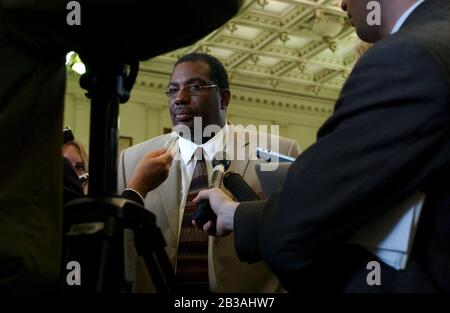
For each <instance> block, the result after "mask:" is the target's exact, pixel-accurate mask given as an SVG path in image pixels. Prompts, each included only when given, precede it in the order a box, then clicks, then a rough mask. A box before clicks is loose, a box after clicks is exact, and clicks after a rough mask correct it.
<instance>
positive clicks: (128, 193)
mask: <svg viewBox="0 0 450 313" xmlns="http://www.w3.org/2000/svg"><path fill="white" fill-rule="evenodd" d="M122 197H124V198H127V199H129V200H133V201H136V202H138V203H140V204H141V205H144V203H145V202H144V197H142V195H141V194H140V193H139V192H137V191H136V190H134V189H133V188H125V190H124V191H123V192H122Z"/></svg>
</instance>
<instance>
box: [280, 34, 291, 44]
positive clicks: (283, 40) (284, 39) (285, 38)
mask: <svg viewBox="0 0 450 313" xmlns="http://www.w3.org/2000/svg"><path fill="white" fill-rule="evenodd" d="M280 40H281V41H282V42H283V44H286V42H287V41H289V35H288V33H286V32H283V33H281V34H280Z"/></svg>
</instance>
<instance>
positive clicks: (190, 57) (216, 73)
mask: <svg viewBox="0 0 450 313" xmlns="http://www.w3.org/2000/svg"><path fill="white" fill-rule="evenodd" d="M198 61H201V62H205V63H206V64H208V65H209V77H210V78H211V80H212V81H213V82H214V83H216V84H218V85H219V86H220V88H224V89H228V88H229V84H228V74H227V70H226V69H225V67H224V66H223V64H222V63H221V62H220V61H219V60H218V59H216V58H215V57H213V56H212V55H210V54H206V53H198V52H193V53H188V54H185V55H183V56H182V57H180V58H179V59H178V60H177V62H176V63H175V65H174V68H175V67H176V66H177V65H178V64H180V63H184V62H198Z"/></svg>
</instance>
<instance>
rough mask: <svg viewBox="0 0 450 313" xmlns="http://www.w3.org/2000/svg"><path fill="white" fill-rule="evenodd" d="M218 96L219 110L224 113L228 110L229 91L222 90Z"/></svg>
mask: <svg viewBox="0 0 450 313" xmlns="http://www.w3.org/2000/svg"><path fill="white" fill-rule="evenodd" d="M220 95H221V99H220V108H221V109H222V110H224V111H226V110H227V108H228V104H229V103H230V98H231V92H230V90H229V89H222V90H221V92H220Z"/></svg>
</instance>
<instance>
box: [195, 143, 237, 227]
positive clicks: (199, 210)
mask: <svg viewBox="0 0 450 313" xmlns="http://www.w3.org/2000/svg"><path fill="white" fill-rule="evenodd" d="M230 164H231V161H229V160H228V159H227V156H226V153H225V152H218V153H217V154H216V155H215V156H214V158H213V160H212V166H213V168H214V169H213V174H212V178H211V183H210V185H209V188H220V186H221V185H222V180H223V174H224V173H225V171H226V170H227V169H228V168H229V167H230ZM193 218H194V221H195V223H197V225H199V226H200V227H203V225H204V224H205V223H206V222H208V221H213V222H214V223H215V222H216V219H217V216H216V214H215V213H214V211H213V210H212V209H211V205H210V204H209V200H202V201H200V202H199V203H198V204H197V207H196V208H195V211H194V217H193Z"/></svg>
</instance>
